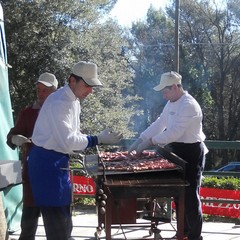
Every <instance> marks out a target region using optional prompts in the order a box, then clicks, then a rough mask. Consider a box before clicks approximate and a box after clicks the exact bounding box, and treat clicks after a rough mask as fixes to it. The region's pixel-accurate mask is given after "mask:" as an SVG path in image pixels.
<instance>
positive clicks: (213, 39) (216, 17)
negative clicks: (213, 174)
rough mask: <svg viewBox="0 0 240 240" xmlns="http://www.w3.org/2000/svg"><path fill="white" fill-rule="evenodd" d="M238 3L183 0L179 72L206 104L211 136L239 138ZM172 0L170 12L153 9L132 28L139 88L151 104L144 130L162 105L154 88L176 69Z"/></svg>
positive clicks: (136, 86) (136, 89)
mask: <svg viewBox="0 0 240 240" xmlns="http://www.w3.org/2000/svg"><path fill="white" fill-rule="evenodd" d="M237 2H238V1H235V0H232V1H223V5H218V4H214V3H215V2H214V1H193V0H182V1H181V2H180V17H179V26H180V28H179V43H180V44H179V55H180V58H179V60H180V73H181V75H182V76H183V86H184V88H185V89H186V90H188V91H189V92H190V93H191V94H192V95H193V96H194V97H195V98H196V99H197V100H198V102H199V103H200V105H201V106H202V109H203V113H204V131H205V133H206V135H207V139H217V140H237V139H239V138H240V124H239V121H238V119H239V117H240V115H239V114H240V99H239V98H240V95H239V94H238V92H239V89H240V83H239V71H240V69H239V67H237V66H239V59H240V58H239V50H240V45H239V36H240V32H239V28H238V26H239V13H238V12H239V11H237V8H236V4H237ZM171 3H172V4H169V6H168V7H167V8H166V9H165V11H163V10H161V9H159V10H156V9H153V8H150V9H149V10H148V15H147V19H146V21H140V22H137V23H135V24H133V26H132V29H131V32H132V34H133V40H131V42H133V43H132V47H133V48H134V50H133V52H135V56H136V59H137V61H136V62H135V69H136V71H137V73H136V75H137V76H138V77H136V78H135V79H134V86H135V91H136V92H137V93H138V94H139V95H140V96H143V98H144V103H146V106H142V107H141V108H142V109H144V112H145V113H146V116H147V118H146V120H145V124H144V125H145V126H144V127H143V129H144V128H145V127H146V126H148V125H149V124H150V123H151V122H152V121H153V120H154V119H155V118H156V116H157V115H158V114H159V113H160V112H161V109H162V107H163V104H162V101H161V97H160V96H156V95H155V93H154V92H153V90H152V87H153V86H154V85H157V84H158V83H159V79H160V75H161V73H163V72H166V71H170V70H173V69H174V64H173V62H174V38H175V34H174V24H175V1H172V2H171ZM222 6H226V7H222ZM147 84H148V86H147ZM142 86H144V87H143V88H141V87H142ZM150 112H152V114H150ZM149 116H150V117H149ZM143 121H144V120H143Z"/></svg>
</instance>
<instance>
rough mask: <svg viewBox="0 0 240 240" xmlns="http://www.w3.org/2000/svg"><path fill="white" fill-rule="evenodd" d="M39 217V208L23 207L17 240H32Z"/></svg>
mask: <svg viewBox="0 0 240 240" xmlns="http://www.w3.org/2000/svg"><path fill="white" fill-rule="evenodd" d="M39 216H40V208H39V207H26V206H23V210H22V218H21V234H20V237H19V240H34V239H35V234H36V231H37V227H38V218H39Z"/></svg>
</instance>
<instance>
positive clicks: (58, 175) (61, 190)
mask: <svg viewBox="0 0 240 240" xmlns="http://www.w3.org/2000/svg"><path fill="white" fill-rule="evenodd" d="M64 168H65V169H66V168H69V155H68V154H63V153H59V152H55V151H53V150H47V149H44V148H42V147H37V146H33V147H32V149H31V151H30V153H29V157H28V174H29V180H30V184H31V188H32V192H33V198H34V203H35V205H36V206H49V207H50V206H52V207H59V206H66V205H70V204H71V182H70V178H69V172H68V171H67V170H64Z"/></svg>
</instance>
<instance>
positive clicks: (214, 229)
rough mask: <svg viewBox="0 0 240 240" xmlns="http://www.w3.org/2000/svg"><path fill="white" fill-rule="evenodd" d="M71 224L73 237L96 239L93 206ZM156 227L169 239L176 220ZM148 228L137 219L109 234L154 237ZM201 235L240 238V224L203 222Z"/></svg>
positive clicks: (41, 237)
mask: <svg viewBox="0 0 240 240" xmlns="http://www.w3.org/2000/svg"><path fill="white" fill-rule="evenodd" d="M73 225H74V227H73V232H72V237H73V238H74V239H76V240H91V239H97V238H96V237H95V234H96V227H97V226H98V217H97V214H96V211H95V208H87V209H82V210H79V211H77V212H75V214H74V216H73ZM143 225H144V226H143ZM158 228H159V229H160V230H161V233H160V234H161V237H162V239H170V238H171V237H173V236H174V235H175V228H176V222H175V221H172V222H171V224H169V223H168V224H160V225H159V226H158ZM149 229H150V225H149V222H148V221H144V220H142V219H141V220H140V219H139V220H138V222H137V224H135V225H134V227H127V228H126V227H124V226H123V228H122V229H121V228H120V227H119V226H116V228H112V230H111V234H112V239H143V238H144V239H154V234H153V235H152V236H151V237H147V236H148V235H149ZM19 233H20V231H18V232H15V233H13V234H11V235H10V239H11V240H15V239H18V237H19ZM202 236H203V239H204V240H240V226H239V225H236V224H234V223H219V222H218V223H213V222H204V224H203V233H202ZM98 238H99V239H105V233H104V231H101V234H100V236H99V237H98ZM36 240H46V237H45V232H44V227H43V223H42V219H40V221H39V227H38V230H37V234H36Z"/></svg>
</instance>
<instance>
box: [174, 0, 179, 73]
mask: <svg viewBox="0 0 240 240" xmlns="http://www.w3.org/2000/svg"><path fill="white" fill-rule="evenodd" d="M179 8H180V0H176V6H175V56H174V57H175V71H176V72H179Z"/></svg>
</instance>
